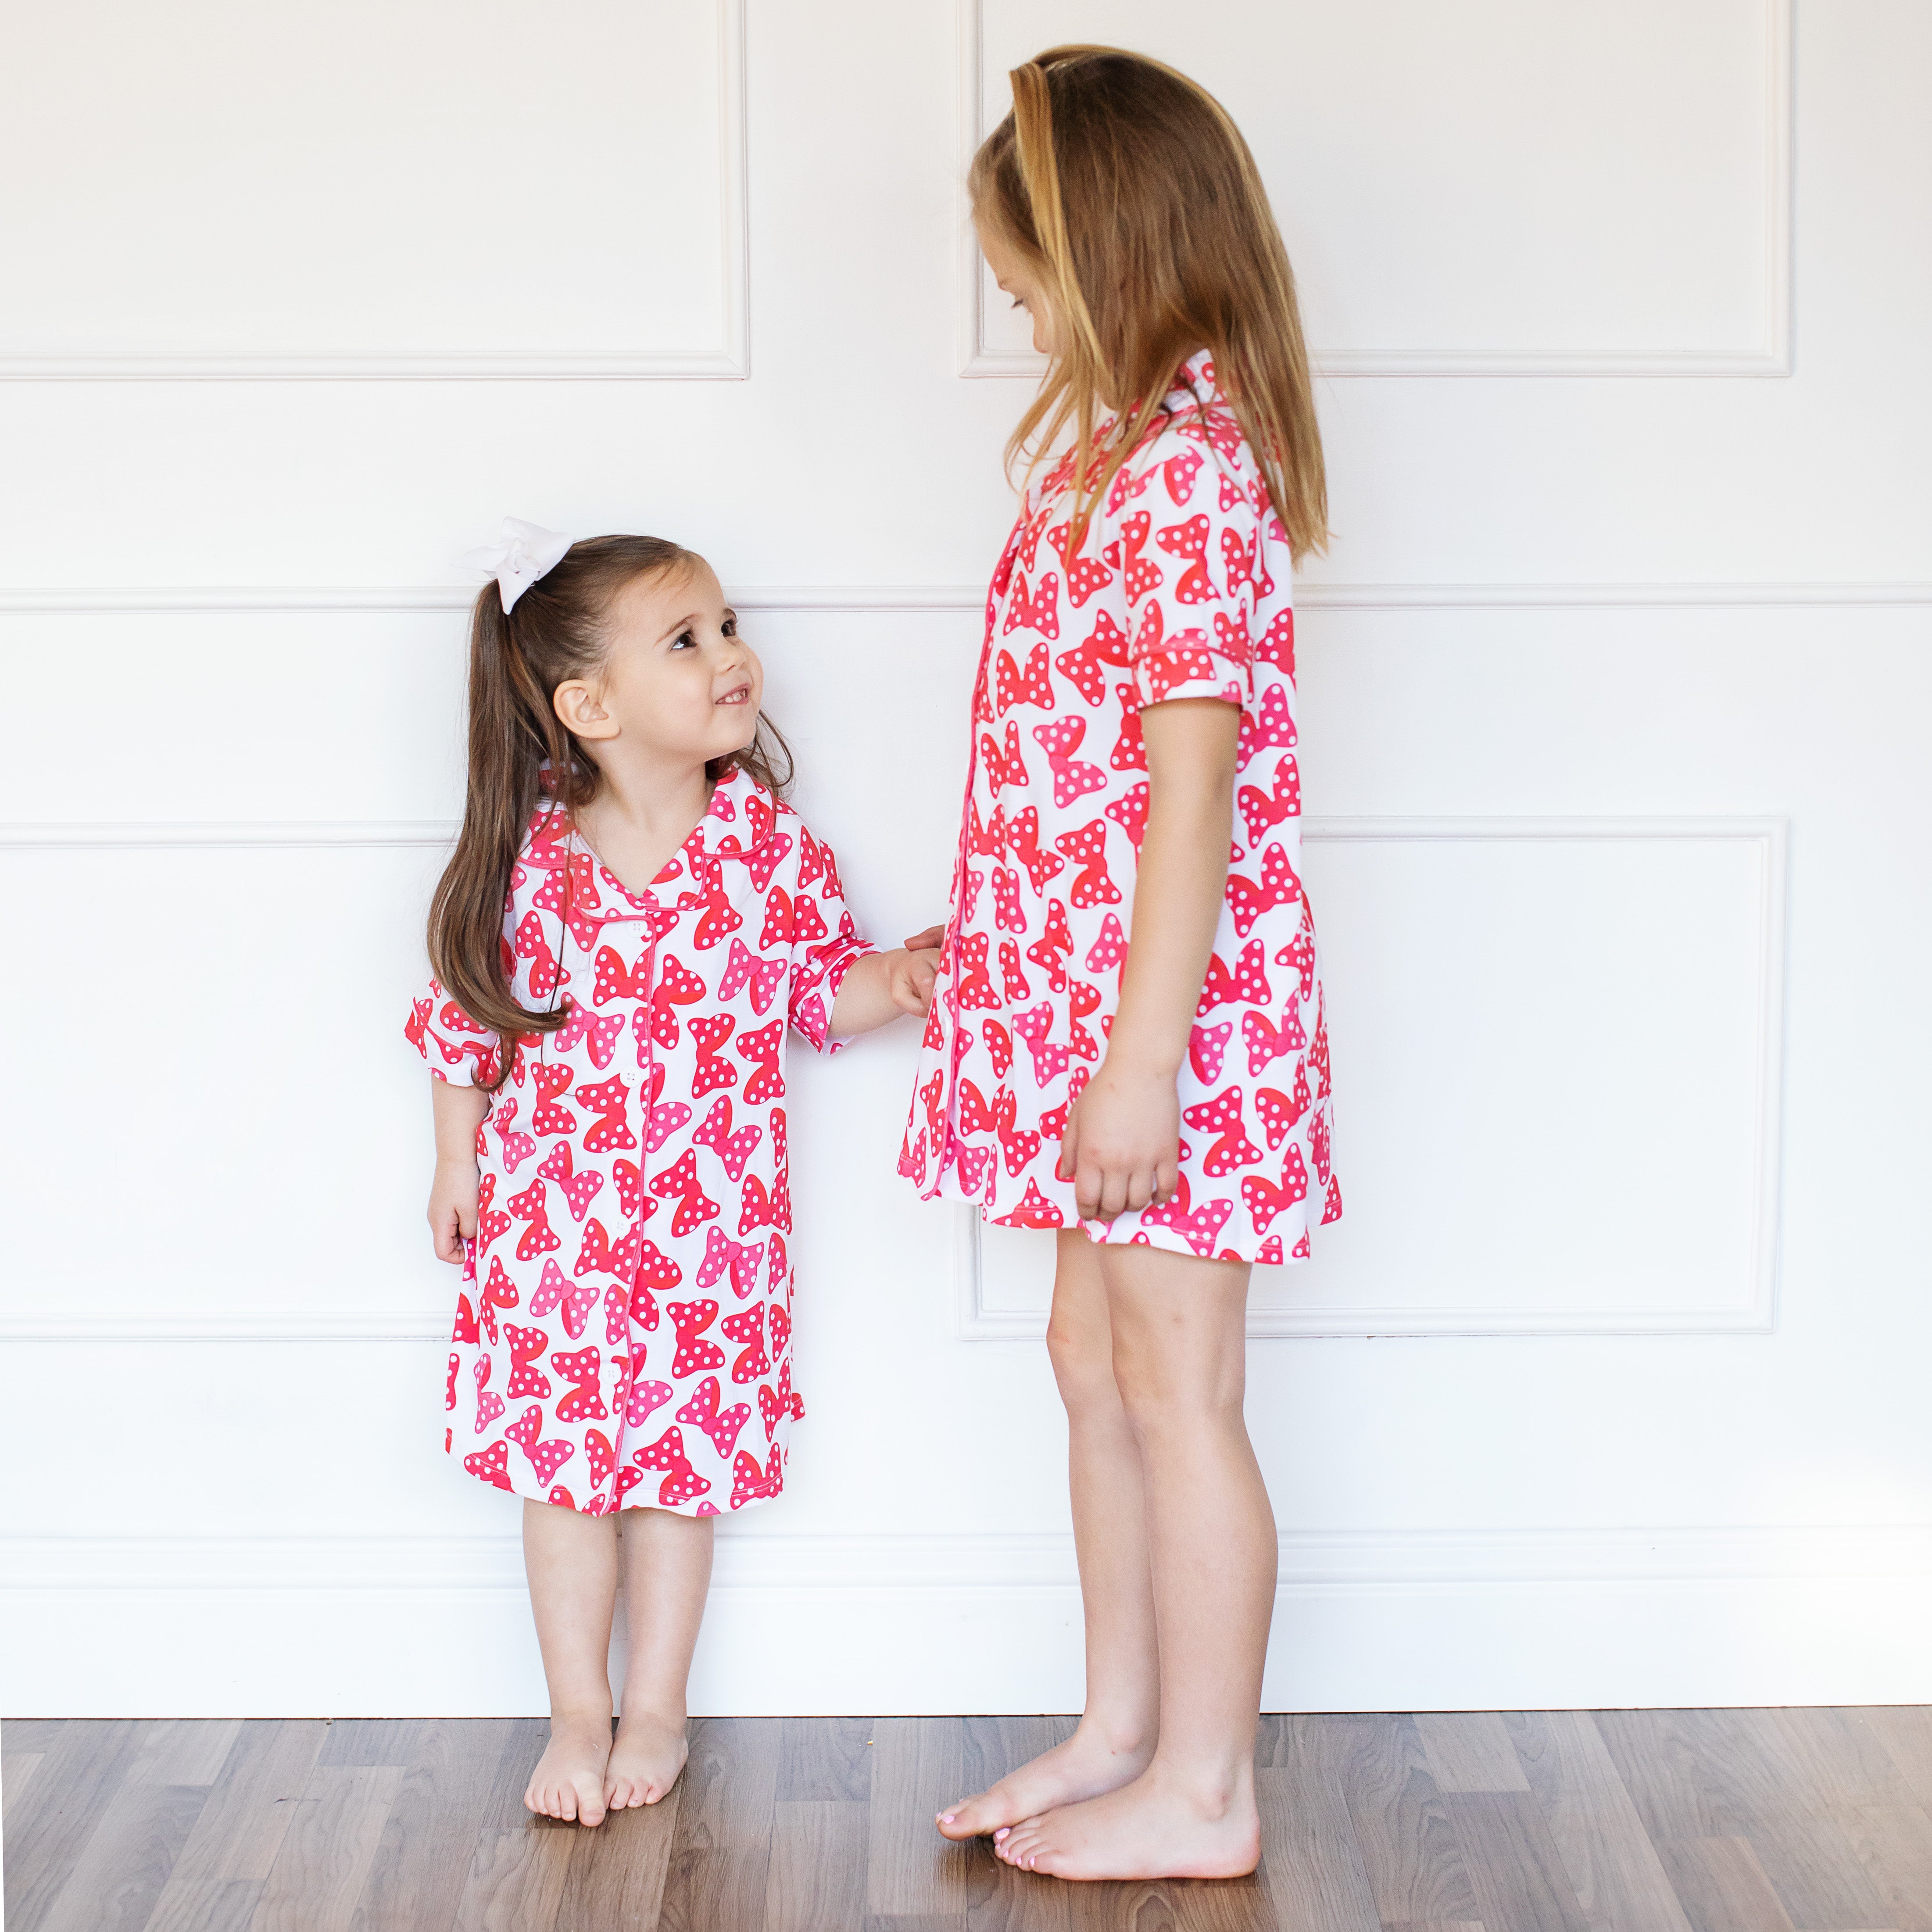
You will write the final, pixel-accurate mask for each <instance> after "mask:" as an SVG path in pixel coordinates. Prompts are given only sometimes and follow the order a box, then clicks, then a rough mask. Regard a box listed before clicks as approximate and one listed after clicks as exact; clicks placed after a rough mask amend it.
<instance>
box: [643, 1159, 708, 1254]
mask: <svg viewBox="0 0 1932 1932" xmlns="http://www.w3.org/2000/svg"><path fill="white" fill-rule="evenodd" d="M650 1185H651V1192H652V1193H653V1194H655V1195H656V1196H658V1199H660V1200H664V1201H668V1200H670V1199H671V1197H672V1196H673V1195H675V1196H676V1197H677V1210H676V1213H675V1214H673V1215H672V1216H671V1218H670V1231H671V1232H672V1233H673V1235H688V1234H689V1233H690V1232H691V1229H694V1228H700V1227H702V1226H703V1225H704V1223H706V1221H709V1220H711V1219H712V1217H714V1216H715V1214H717V1212H718V1204H717V1202H715V1201H713V1200H712V1199H710V1198H709V1196H707V1195H706V1193H705V1192H704V1190H703V1188H702V1187H700V1186H699V1184H698V1180H697V1154H696V1152H695V1151H694V1149H692V1148H685V1151H683V1153H682V1154H679V1156H678V1157H677V1159H676V1160H675V1161H674V1162H673V1163H672V1164H671V1165H670V1167H668V1168H667V1169H665V1170H664V1172H663V1173H662V1174H661V1175H658V1178H656V1180H655V1181H652V1183H651V1184H650Z"/></svg>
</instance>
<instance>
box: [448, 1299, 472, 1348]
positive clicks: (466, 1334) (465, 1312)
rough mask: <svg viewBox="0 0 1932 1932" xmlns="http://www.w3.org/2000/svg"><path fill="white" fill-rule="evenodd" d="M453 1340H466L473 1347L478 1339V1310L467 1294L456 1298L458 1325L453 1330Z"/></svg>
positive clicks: (451, 1337)
mask: <svg viewBox="0 0 1932 1932" xmlns="http://www.w3.org/2000/svg"><path fill="white" fill-rule="evenodd" d="M449 1339H450V1340H452V1342H466V1343H469V1344H470V1345H471V1346H472V1347H473V1346H475V1341H476V1310H475V1304H473V1303H472V1301H470V1299H469V1296H468V1295H463V1294H458V1296H457V1298H456V1326H455V1328H454V1329H453V1330H452V1331H451V1334H450V1337H449Z"/></svg>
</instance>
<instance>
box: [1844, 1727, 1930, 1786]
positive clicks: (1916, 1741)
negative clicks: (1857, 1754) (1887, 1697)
mask: <svg viewBox="0 0 1932 1932" xmlns="http://www.w3.org/2000/svg"><path fill="white" fill-rule="evenodd" d="M1856 1715H1858V1717H1860V1718H1863V1719H1864V1722H1865V1724H1866V1725H1867V1727H1868V1728H1869V1729H1870V1730H1872V1731H1873V1733H1876V1736H1878V1737H1879V1739H1880V1740H1881V1741H1882V1742H1883V1744H1884V1745H1885V1750H1886V1751H1887V1752H1888V1754H1890V1756H1891V1761H1892V1763H1894V1764H1895V1765H1897V1767H1898V1768H1899V1769H1900V1772H1903V1774H1904V1776H1905V1779H1906V1783H1907V1784H1909V1785H1910V1786H1911V1787H1912V1790H1914V1791H1915V1793H1917V1794H1918V1802H1919V1803H1920V1804H1921V1805H1932V1705H1926V1704H1867V1705H1866V1706H1864V1707H1863V1708H1862V1709H1860V1710H1859V1711H1858V1712H1857V1713H1856Z"/></svg>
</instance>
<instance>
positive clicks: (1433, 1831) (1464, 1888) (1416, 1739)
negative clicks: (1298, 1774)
mask: <svg viewBox="0 0 1932 1932" xmlns="http://www.w3.org/2000/svg"><path fill="white" fill-rule="evenodd" d="M1317 1722H1318V1723H1319V1724H1320V1725H1321V1727H1322V1737H1323V1740H1324V1748H1325V1750H1326V1751H1328V1753H1329V1754H1330V1755H1329V1762H1330V1763H1331V1764H1332V1765H1333V1766H1334V1769H1335V1771H1336V1773H1337V1776H1338V1777H1339V1778H1340V1782H1341V1786H1342V1796H1343V1799H1344V1800H1345V1801H1346V1803H1347V1805H1348V1808H1349V1823H1351V1825H1352V1826H1353V1827H1354V1828H1355V1841H1356V1843H1358V1845H1359V1846H1361V1854H1362V1869H1363V1870H1364V1872H1365V1873H1367V1876H1368V1881H1369V1887H1370V1891H1371V1892H1372V1893H1373V1895H1374V1897H1375V1901H1376V1910H1377V1911H1378V1912H1379V1914H1380V1915H1381V1916H1382V1918H1383V1919H1384V1920H1385V1921H1387V1922H1388V1923H1391V1924H1396V1923H1400V1922H1403V1921H1418V1920H1420V1921H1424V1922H1426V1921H1429V1920H1430V1919H1448V1920H1450V1921H1452V1922H1453V1921H1455V1920H1457V1919H1470V1918H1480V1917H1481V1912H1479V1911H1478V1909H1477V1905H1476V1897H1475V1892H1474V1891H1472V1889H1471V1888H1470V1883H1469V1873H1468V1871H1467V1870H1466V1869H1465V1867H1464V1864H1463V1854H1462V1851H1461V1849H1460V1846H1458V1845H1457V1841H1456V1831H1455V1827H1454V1826H1453V1825H1452V1824H1451V1823H1450V1820H1449V1813H1448V1808H1447V1806H1446V1805H1445V1801H1444V1799H1443V1797H1442V1793H1441V1792H1439V1790H1437V1789H1436V1780H1435V1778H1434V1776H1433V1775H1432V1773H1431V1772H1430V1769H1429V1760H1428V1754H1427V1752H1426V1751H1424V1749H1423V1745H1422V1737H1421V1733H1420V1732H1419V1731H1418V1730H1417V1729H1416V1727H1415V1721H1414V1720H1413V1719H1412V1718H1407V1717H1400V1716H1391V1715H1370V1716H1361V1717H1327V1718H1320V1719H1318V1720H1317Z"/></svg>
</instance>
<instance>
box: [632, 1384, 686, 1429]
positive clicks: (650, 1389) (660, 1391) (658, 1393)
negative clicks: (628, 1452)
mask: <svg viewBox="0 0 1932 1932" xmlns="http://www.w3.org/2000/svg"><path fill="white" fill-rule="evenodd" d="M674 1394H676V1390H674V1389H673V1388H672V1387H671V1385H670V1383H669V1382H633V1383H632V1384H631V1386H630V1388H629V1390H628V1392H627V1393H626V1394H625V1397H624V1422H625V1427H627V1428H631V1429H641V1428H643V1426H644V1424H646V1423H647V1422H648V1421H649V1420H650V1419H651V1418H652V1416H653V1415H655V1414H656V1413H657V1412H658V1410H659V1409H661V1408H663V1406H664V1404H665V1403H667V1402H668V1401H670V1399H671V1397H673V1395H674Z"/></svg>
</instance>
